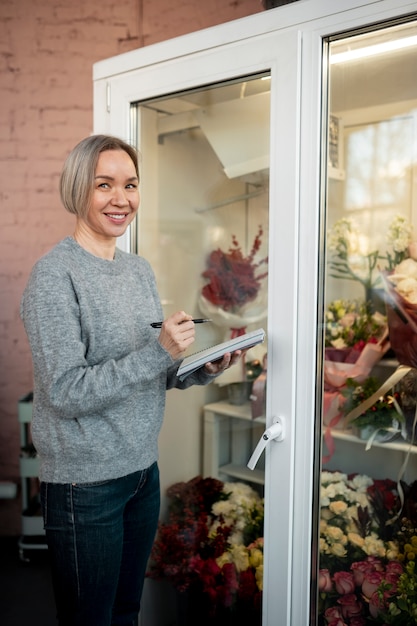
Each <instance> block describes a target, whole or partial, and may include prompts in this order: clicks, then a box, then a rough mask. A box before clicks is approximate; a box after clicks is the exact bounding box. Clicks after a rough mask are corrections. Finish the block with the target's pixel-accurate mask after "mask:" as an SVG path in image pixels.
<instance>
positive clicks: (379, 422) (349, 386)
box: [342, 376, 406, 449]
mask: <svg viewBox="0 0 417 626" xmlns="http://www.w3.org/2000/svg"><path fill="white" fill-rule="evenodd" d="M380 389H381V383H380V381H379V380H378V379H377V378H374V377H372V376H371V377H369V378H367V379H366V380H365V381H364V382H363V383H358V382H357V381H355V380H352V379H348V380H347V382H346V387H345V389H344V390H343V392H342V393H343V395H344V397H345V398H346V400H345V403H344V405H343V412H344V414H345V415H348V414H349V413H351V411H352V409H354V408H355V407H358V406H359V407H360V406H361V405H362V406H366V405H364V404H363V403H364V402H365V400H367V399H368V398H370V397H372V396H374V394H376V393H378V390H380ZM400 403H401V398H400V394H399V392H398V391H395V392H392V393H383V394H381V395H380V396H379V397H378V398H377V399H376V401H375V403H374V404H372V406H370V407H369V408H364V410H363V411H362V412H361V413H360V415H358V417H356V418H355V419H353V420H352V421H351V422H350V426H352V427H353V428H354V429H355V430H356V431H357V432H358V434H359V437H360V438H361V439H367V440H368V445H367V449H369V447H370V446H371V445H372V442H373V441H374V440H375V441H381V442H384V441H390V440H391V439H393V438H394V437H396V436H398V435H399V434H402V435H403V437H404V439H405V438H406V433H405V431H404V426H405V418H404V414H403V411H402V408H401V404H400Z"/></svg>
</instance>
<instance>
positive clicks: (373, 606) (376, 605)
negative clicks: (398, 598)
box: [368, 591, 384, 618]
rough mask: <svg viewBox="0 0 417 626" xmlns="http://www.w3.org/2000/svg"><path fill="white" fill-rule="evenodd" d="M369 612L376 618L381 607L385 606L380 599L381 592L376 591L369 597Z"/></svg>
mask: <svg viewBox="0 0 417 626" xmlns="http://www.w3.org/2000/svg"><path fill="white" fill-rule="evenodd" d="M368 607H369V614H370V615H371V617H373V618H376V617H378V614H379V612H380V610H381V609H383V608H384V602H383V600H381V599H380V597H379V594H378V593H377V592H376V591H375V593H373V594H372V596H371V597H370V598H369V604H368Z"/></svg>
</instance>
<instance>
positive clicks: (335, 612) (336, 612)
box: [324, 606, 342, 624]
mask: <svg viewBox="0 0 417 626" xmlns="http://www.w3.org/2000/svg"><path fill="white" fill-rule="evenodd" d="M324 618H325V620H326V622H327V623H328V624H332V623H333V622H335V623H337V620H338V619H342V611H341V609H339V607H338V606H331V607H330V608H328V609H326V610H325V611H324Z"/></svg>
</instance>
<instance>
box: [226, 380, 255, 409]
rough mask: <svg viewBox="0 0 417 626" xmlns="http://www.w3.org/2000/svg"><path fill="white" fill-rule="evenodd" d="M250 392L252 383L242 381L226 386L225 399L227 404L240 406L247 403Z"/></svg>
mask: <svg viewBox="0 0 417 626" xmlns="http://www.w3.org/2000/svg"><path fill="white" fill-rule="evenodd" d="M251 391H252V381H251V380H244V381H242V382H239V383H230V385H227V399H228V401H229V404H234V405H241V404H245V402H248V400H249V396H250V394H251Z"/></svg>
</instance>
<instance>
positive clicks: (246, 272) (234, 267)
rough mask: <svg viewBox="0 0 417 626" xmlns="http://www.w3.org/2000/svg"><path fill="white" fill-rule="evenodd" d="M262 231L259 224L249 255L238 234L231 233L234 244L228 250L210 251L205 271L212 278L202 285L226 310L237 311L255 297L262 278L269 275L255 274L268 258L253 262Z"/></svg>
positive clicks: (207, 276)
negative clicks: (238, 239)
mask: <svg viewBox="0 0 417 626" xmlns="http://www.w3.org/2000/svg"><path fill="white" fill-rule="evenodd" d="M262 234H263V230H262V228H261V227H259V230H258V234H257V235H256V237H255V239H254V242H253V245H252V249H251V251H250V254H249V255H248V256H244V255H243V253H242V249H241V246H240V245H239V242H238V241H237V239H236V237H235V235H232V246H231V247H230V248H229V250H228V252H223V251H222V250H220V248H218V249H217V250H214V251H213V252H212V253H211V254H210V255H209V257H208V260H207V269H206V270H205V271H204V272H203V274H202V276H203V277H204V278H207V279H208V281H209V282H208V283H207V284H206V285H204V287H203V289H202V294H203V296H204V297H205V298H206V300H208V301H209V302H211V303H212V304H214V305H215V306H219V307H221V308H222V309H224V310H225V311H234V310H236V309H238V308H240V307H242V306H243V305H244V304H247V303H248V302H252V301H253V300H255V298H256V296H257V295H258V292H259V289H260V287H261V281H262V279H264V278H265V277H266V276H267V275H268V272H264V273H260V274H258V275H256V271H257V269H258V267H259V266H260V265H262V264H264V263H267V261H268V259H267V258H264V259H262V260H261V261H259V263H254V258H255V255H256V253H257V252H258V250H259V248H260V246H261V237H262Z"/></svg>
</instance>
